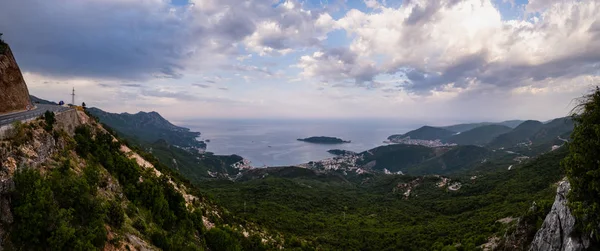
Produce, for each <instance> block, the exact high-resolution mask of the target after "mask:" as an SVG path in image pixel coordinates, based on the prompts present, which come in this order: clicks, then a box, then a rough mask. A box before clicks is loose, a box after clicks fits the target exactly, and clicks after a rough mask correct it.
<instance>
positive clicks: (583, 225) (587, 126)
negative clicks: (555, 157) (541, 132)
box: [561, 87, 600, 240]
mask: <svg viewBox="0 0 600 251" xmlns="http://www.w3.org/2000/svg"><path fill="white" fill-rule="evenodd" d="M580 101H581V103H580V105H579V106H578V107H577V110H576V111H575V114H574V115H573V120H574V122H575V128H574V129H573V134H572V135H571V141H570V142H569V143H568V144H569V154H568V155H567V157H566V158H565V159H564V161H563V162H562V163H561V164H562V166H563V167H564V169H565V171H566V173H567V177H568V179H569V182H570V183H571V191H570V192H569V195H568V199H569V207H570V208H571V210H572V211H573V214H574V215H575V217H576V218H577V219H578V229H579V230H582V231H584V232H585V233H592V234H593V235H594V236H595V238H596V240H600V234H599V231H600V165H598V163H600V155H598V150H599V149H600V140H598V139H600V88H598V87H596V90H595V91H594V92H593V93H592V94H589V95H587V96H585V97H583V98H582V99H581V100H580Z"/></svg>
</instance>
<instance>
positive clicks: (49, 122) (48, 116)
mask: <svg viewBox="0 0 600 251" xmlns="http://www.w3.org/2000/svg"><path fill="white" fill-rule="evenodd" d="M44 121H46V126H45V127H44V129H45V130H46V131H47V132H49V131H52V128H53V127H54V122H56V118H55V117H54V112H51V111H46V112H45V113H44Z"/></svg>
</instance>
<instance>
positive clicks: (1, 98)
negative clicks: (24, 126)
mask: <svg viewBox="0 0 600 251" xmlns="http://www.w3.org/2000/svg"><path fill="white" fill-rule="evenodd" d="M27 106H31V100H30V99H29V91H28V90H27V85H26V84H25V80H24V79H23V75H22V74H21V70H20V69H19V65H17V61H16V60H15V57H14V56H13V54H12V51H11V50H10V47H8V48H7V49H6V51H5V52H4V54H1V53H0V114H4V113H10V112H16V111H23V110H26V109H27Z"/></svg>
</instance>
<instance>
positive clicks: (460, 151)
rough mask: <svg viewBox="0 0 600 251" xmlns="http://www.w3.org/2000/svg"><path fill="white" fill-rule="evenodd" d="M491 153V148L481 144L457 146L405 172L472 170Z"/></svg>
mask: <svg viewBox="0 0 600 251" xmlns="http://www.w3.org/2000/svg"><path fill="white" fill-rule="evenodd" d="M490 153H491V151H490V150H488V149H486V148H483V147H479V146H473V145H467V146H456V147H452V148H450V150H448V151H446V152H444V153H443V154H441V155H439V156H436V157H434V158H431V159H428V160H426V161H423V162H422V163H420V164H419V165H415V166H412V167H409V168H407V169H405V170H404V173H407V174H410V175H425V174H452V173H456V172H459V171H470V170H471V169H472V168H474V167H475V166H476V165H477V164H481V163H482V161H483V160H485V159H486V158H487V157H488V156H489V155H490Z"/></svg>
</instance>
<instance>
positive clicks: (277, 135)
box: [183, 119, 415, 167]
mask: <svg viewBox="0 0 600 251" xmlns="http://www.w3.org/2000/svg"><path fill="white" fill-rule="evenodd" d="M183 126H185V127H188V128H190V129H191V130H193V131H198V132H201V137H200V139H202V140H210V142H207V145H208V146H207V149H206V150H207V151H209V152H213V153H215V154H218V155H229V154H237V155H240V156H242V157H244V158H246V159H248V160H250V161H251V162H252V165H253V166H255V167H265V166H288V165H297V164H302V163H307V162H309V161H314V160H321V159H325V158H329V157H332V156H333V155H331V154H329V153H327V150H330V149H343V150H350V151H355V152H361V151H365V150H368V149H371V148H374V147H377V146H380V145H383V144H384V143H383V141H384V140H386V139H387V137H388V136H390V135H392V134H397V133H405V132H406V131H408V130H411V129H413V128H415V125H407V124H403V123H402V122H401V121H386V120H371V119H366V120H241V119H240V120H235V119H233V120H232V119H227V120H222V119H211V120H197V121H187V122H184V124H183ZM311 136H331V137H338V138H341V139H343V140H351V141H352V142H351V143H345V144H314V143H308V142H302V141H298V140H297V139H298V138H306V137H311Z"/></svg>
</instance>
